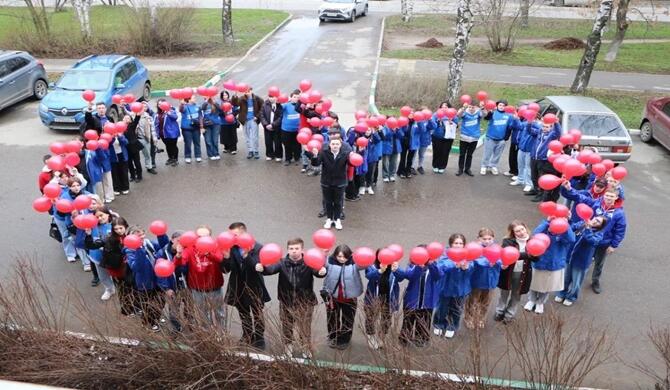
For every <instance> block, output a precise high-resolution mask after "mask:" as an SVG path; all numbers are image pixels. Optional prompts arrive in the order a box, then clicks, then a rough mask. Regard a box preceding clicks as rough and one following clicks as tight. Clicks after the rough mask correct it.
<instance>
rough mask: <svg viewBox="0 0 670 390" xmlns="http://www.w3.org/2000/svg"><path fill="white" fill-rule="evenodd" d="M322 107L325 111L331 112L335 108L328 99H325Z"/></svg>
mask: <svg viewBox="0 0 670 390" xmlns="http://www.w3.org/2000/svg"><path fill="white" fill-rule="evenodd" d="M321 107H323V110H324V111H330V109H331V108H332V107H333V102H332V101H331V100H330V99H328V98H326V99H323V101H322V102H321Z"/></svg>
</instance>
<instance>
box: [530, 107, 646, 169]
mask: <svg viewBox="0 0 670 390" xmlns="http://www.w3.org/2000/svg"><path fill="white" fill-rule="evenodd" d="M537 103H538V104H539V105H540V114H541V115H545V114H549V113H551V114H556V116H557V117H558V118H559V121H560V123H561V127H562V129H563V132H564V133H566V132H567V131H568V130H570V129H579V130H581V132H582V140H581V141H580V142H579V143H580V145H582V146H591V147H594V148H596V149H597V150H598V152H599V153H600V155H601V156H603V158H608V159H610V160H612V161H614V162H617V163H622V162H624V161H626V160H628V159H629V158H630V155H631V152H632V150H633V140H632V139H631V137H630V134H629V133H628V129H627V128H626V126H624V124H623V122H622V121H621V119H619V116H618V115H617V114H616V113H615V112H614V111H612V110H610V109H609V108H608V107H607V106H605V105H604V104H602V103H601V102H599V101H598V100H596V99H593V98H590V97H584V96H546V97H544V98H542V99H540V100H537Z"/></svg>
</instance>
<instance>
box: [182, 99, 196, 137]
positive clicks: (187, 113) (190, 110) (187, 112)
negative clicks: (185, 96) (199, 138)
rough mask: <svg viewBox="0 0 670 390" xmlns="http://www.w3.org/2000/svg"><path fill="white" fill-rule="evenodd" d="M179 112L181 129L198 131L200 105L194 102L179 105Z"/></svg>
mask: <svg viewBox="0 0 670 390" xmlns="http://www.w3.org/2000/svg"><path fill="white" fill-rule="evenodd" d="M179 112H181V129H182V131H183V130H198V131H200V107H198V105H197V104H196V103H195V102H190V103H186V104H184V103H182V104H180V105H179Z"/></svg>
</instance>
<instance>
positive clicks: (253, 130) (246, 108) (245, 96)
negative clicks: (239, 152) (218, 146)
mask: <svg viewBox="0 0 670 390" xmlns="http://www.w3.org/2000/svg"><path fill="white" fill-rule="evenodd" d="M237 87H238V88H237V92H240V93H241V95H238V94H237V92H236V93H234V94H233V98H232V99H231V103H232V104H233V105H235V106H238V107H239V108H240V110H239V111H238V113H237V120H238V122H240V124H241V125H242V127H243V128H244V139H245V140H246V144H247V152H248V153H247V158H248V159H251V158H253V159H256V160H258V159H259V158H260V154H259V152H258V124H259V123H261V111H262V110H263V99H262V98H261V97H260V96H258V95H256V94H255V93H253V88H251V87H250V86H248V85H246V84H243V83H240V84H238V85H237ZM217 137H218V135H217Z"/></svg>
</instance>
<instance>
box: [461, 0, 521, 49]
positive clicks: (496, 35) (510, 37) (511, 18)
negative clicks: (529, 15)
mask: <svg viewBox="0 0 670 390" xmlns="http://www.w3.org/2000/svg"><path fill="white" fill-rule="evenodd" d="M528 6H529V7H530V3H529V4H528ZM472 8H473V10H474V14H475V15H476V16H477V20H478V22H479V21H481V24H482V26H483V27H484V31H485V33H486V38H487V39H488V42H489V47H490V48H491V51H493V52H495V53H502V52H508V51H511V50H512V49H513V48H514V38H515V37H516V32H517V29H518V28H519V23H518V20H519V15H520V14H521V9H517V10H516V11H515V12H514V13H513V14H512V15H505V11H506V9H507V8H508V7H507V0H480V1H477V2H475V3H474V4H473V7H472ZM526 11H528V9H526Z"/></svg>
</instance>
